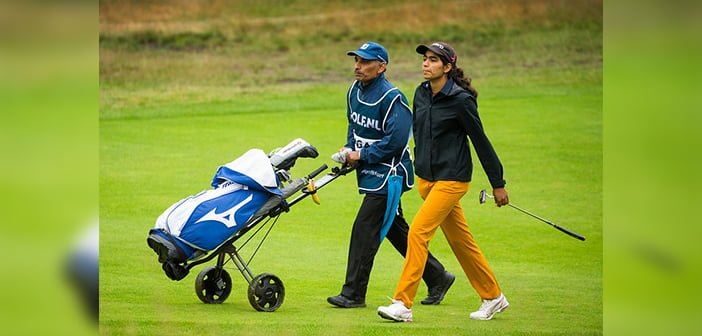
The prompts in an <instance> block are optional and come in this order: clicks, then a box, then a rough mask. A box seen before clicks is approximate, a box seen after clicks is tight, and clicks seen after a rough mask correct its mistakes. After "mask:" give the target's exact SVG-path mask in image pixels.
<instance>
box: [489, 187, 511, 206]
mask: <svg viewBox="0 0 702 336" xmlns="http://www.w3.org/2000/svg"><path fill="white" fill-rule="evenodd" d="M492 196H495V204H496V205H497V206H498V207H501V206H503V205H507V204H509V195H507V189H505V188H494V189H492Z"/></svg>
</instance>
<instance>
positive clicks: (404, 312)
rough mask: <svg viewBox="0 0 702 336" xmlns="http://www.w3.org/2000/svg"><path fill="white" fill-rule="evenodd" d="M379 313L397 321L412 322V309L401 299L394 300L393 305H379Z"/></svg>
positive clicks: (385, 317)
mask: <svg viewBox="0 0 702 336" xmlns="http://www.w3.org/2000/svg"><path fill="white" fill-rule="evenodd" d="M378 315H380V317H382V318H384V319H388V320H393V321H395V322H412V309H409V308H407V307H405V304H404V303H403V302H402V301H400V300H392V304H391V305H389V306H380V307H378Z"/></svg>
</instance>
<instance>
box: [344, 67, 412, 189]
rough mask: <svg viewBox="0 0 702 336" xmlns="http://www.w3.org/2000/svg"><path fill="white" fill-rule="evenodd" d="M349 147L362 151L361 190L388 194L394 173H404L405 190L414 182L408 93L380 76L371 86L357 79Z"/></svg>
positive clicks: (349, 100)
mask: <svg viewBox="0 0 702 336" xmlns="http://www.w3.org/2000/svg"><path fill="white" fill-rule="evenodd" d="M347 118H348V131H347V142H346V147H348V148H352V149H354V150H357V151H358V150H360V152H361V156H360V161H359V165H358V166H357V167H356V177H357V180H358V188H359V192H360V193H379V194H385V193H387V188H386V186H387V183H386V182H387V178H388V175H390V174H391V173H395V174H397V175H401V176H403V182H404V183H403V191H407V190H409V189H411V188H412V186H413V185H414V171H413V168H412V161H411V158H410V152H409V147H408V143H409V139H410V136H411V131H412V112H411V111H410V107H409V104H408V103H407V99H406V98H405V96H404V95H403V94H402V92H400V90H398V89H397V88H396V87H394V86H392V84H390V82H388V81H387V80H386V79H385V76H384V74H381V75H380V76H378V78H376V79H374V80H373V81H372V82H371V83H370V84H369V85H367V86H364V85H363V84H362V83H361V82H358V81H356V82H354V83H353V84H352V85H351V87H350V88H349V91H348V95H347Z"/></svg>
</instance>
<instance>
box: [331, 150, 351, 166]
mask: <svg viewBox="0 0 702 336" xmlns="http://www.w3.org/2000/svg"><path fill="white" fill-rule="evenodd" d="M350 152H352V150H351V148H342V149H340V150H339V151H338V152H336V153H334V154H332V156H331V159H332V160H334V162H336V163H341V164H345V163H346V154H348V153H350Z"/></svg>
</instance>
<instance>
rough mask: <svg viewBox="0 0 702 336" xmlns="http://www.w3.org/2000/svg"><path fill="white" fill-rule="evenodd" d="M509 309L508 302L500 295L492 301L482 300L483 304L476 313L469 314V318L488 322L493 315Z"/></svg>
mask: <svg viewBox="0 0 702 336" xmlns="http://www.w3.org/2000/svg"><path fill="white" fill-rule="evenodd" d="M507 307H509V302H507V298H505V296H504V295H502V294H500V296H498V297H497V298H496V299H493V300H483V304H482V305H480V308H479V309H478V311H475V312H472V313H470V318H472V319H474V320H485V321H487V320H489V319H491V318H492V317H493V316H495V314H497V313H499V312H502V311H504V310H505V309H507Z"/></svg>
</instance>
